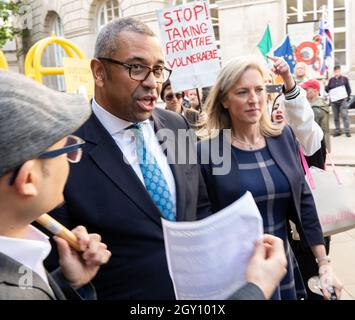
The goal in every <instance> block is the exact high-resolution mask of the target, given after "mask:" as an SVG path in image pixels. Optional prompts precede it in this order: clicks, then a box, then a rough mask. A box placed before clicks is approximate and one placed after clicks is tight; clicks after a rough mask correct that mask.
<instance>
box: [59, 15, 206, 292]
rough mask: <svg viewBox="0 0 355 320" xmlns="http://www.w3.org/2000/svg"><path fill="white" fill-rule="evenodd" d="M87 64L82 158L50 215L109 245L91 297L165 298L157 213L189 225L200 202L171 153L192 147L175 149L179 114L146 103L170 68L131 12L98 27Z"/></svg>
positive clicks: (195, 174)
mask: <svg viewBox="0 0 355 320" xmlns="http://www.w3.org/2000/svg"><path fill="white" fill-rule="evenodd" d="M91 69H92V73H93V76H94V81H95V96H94V98H93V100H92V110H93V114H92V116H91V117H90V119H89V120H88V121H87V122H86V123H85V124H84V125H83V126H82V127H81V128H80V129H79V130H78V131H77V132H76V134H77V135H78V136H80V137H81V138H83V139H84V140H85V141H86V144H85V145H84V147H83V150H84V154H83V159H82V161H81V162H80V164H79V165H77V166H75V167H73V168H72V170H71V173H70V176H69V180H68V184H67V185H66V188H65V192H64V195H65V200H66V204H65V206H63V207H61V208H59V209H57V210H55V211H54V212H52V214H53V215H54V216H55V217H56V218H57V219H58V220H60V221H62V222H64V223H65V224H66V225H68V226H72V225H76V224H77V223H79V222H80V223H81V224H84V225H86V226H87V227H88V229H89V230H90V231H92V232H98V233H100V234H102V235H103V239H104V241H105V242H106V243H107V245H108V246H109V247H110V248H111V250H112V258H111V260H110V262H109V263H108V264H107V265H106V266H105V267H104V268H102V269H101V271H100V272H99V273H98V275H97V276H96V278H95V279H94V281H93V282H94V284H95V287H96V290H97V292H98V297H99V299H174V298H175V295H174V289H173V284H172V281H171V278H170V276H169V271H168V266H167V262H166V257H165V248H164V239H163V232H162V226H161V217H163V218H165V219H169V220H172V221H193V220H196V219H200V218H203V217H206V216H207V215H209V214H210V204H209V200H208V197H207V192H206V188H205V185H204V182H203V179H202V177H201V173H200V169H199V166H198V165H197V164H196V161H191V158H190V162H188V161H187V162H186V160H185V161H182V162H181V161H180V162H179V161H178V160H181V158H180V159H177V156H181V155H185V154H186V153H187V155H188V156H189V155H190V156H192V155H193V152H192V151H194V150H195V146H194V144H193V143H192V142H191V141H190V139H189V138H188V137H185V136H184V137H183V139H184V141H186V140H188V142H190V143H189V144H188V147H187V150H186V148H184V150H181V149H179V147H180V148H181V144H179V142H181V139H180V140H179V141H178V139H179V135H178V134H177V132H178V130H181V129H183V130H185V131H186V130H188V129H189V126H188V123H187V121H186V119H185V118H184V117H183V116H182V115H180V114H177V113H174V112H170V111H166V110H163V109H157V108H155V104H156V100H157V98H158V96H159V93H160V90H161V86H162V83H163V82H164V81H165V80H167V79H168V78H169V75H170V72H171V71H170V70H168V69H166V68H165V66H164V57H163V52H162V49H161V46H160V44H159V41H158V39H157V38H156V37H155V36H154V34H153V32H152V31H151V30H150V29H149V28H148V27H147V26H146V25H145V24H143V23H142V22H140V21H138V20H136V19H132V18H123V19H120V20H116V21H113V22H111V23H109V24H107V25H106V26H105V27H103V29H101V31H100V34H99V35H98V39H97V42H96V47H95V58H94V59H93V60H92V62H91ZM167 129H168V130H167ZM159 137H161V138H164V139H165V140H164V142H163V143H162V141H161V140H160V139H159ZM180 138H181V137H180ZM162 147H167V150H166V152H164V151H163V148H162ZM187 159H189V158H188V157H187ZM177 163H182V164H177Z"/></svg>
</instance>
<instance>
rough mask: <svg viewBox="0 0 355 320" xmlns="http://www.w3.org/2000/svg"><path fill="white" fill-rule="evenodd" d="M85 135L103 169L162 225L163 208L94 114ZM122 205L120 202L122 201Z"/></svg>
mask: <svg viewBox="0 0 355 320" xmlns="http://www.w3.org/2000/svg"><path fill="white" fill-rule="evenodd" d="M83 139H84V140H86V141H87V142H91V143H93V144H95V146H94V147H93V148H92V149H91V150H90V151H89V155H90V157H91V158H92V160H93V161H94V162H95V163H96V164H97V166H98V167H99V168H100V169H101V171H102V172H103V173H104V174H105V175H106V176H107V177H108V178H109V179H110V180H111V181H112V182H113V183H114V184H115V185H116V186H117V187H118V188H119V189H120V190H121V191H122V192H123V193H124V194H125V195H126V196H127V197H128V198H129V199H130V200H132V202H134V203H135V205H136V206H137V207H139V208H140V210H141V211H142V212H144V213H145V214H146V215H147V216H148V217H149V218H150V219H152V220H153V221H154V222H155V223H157V224H159V225H161V222H160V212H159V210H158V208H157V207H156V206H155V204H154V202H153V200H152V199H151V197H150V195H149V194H148V192H147V190H146V188H145V187H144V185H143V184H142V182H141V181H140V179H139V178H138V177H137V175H136V173H135V172H134V170H133V169H132V167H131V166H130V165H129V164H127V163H128V162H127V163H126V162H125V160H124V159H125V158H124V155H123V153H122V151H121V150H120V148H119V147H118V146H117V144H116V143H115V141H114V140H113V138H112V137H111V135H110V134H109V133H108V132H107V130H106V129H105V128H104V127H103V126H102V124H101V123H100V122H99V120H98V119H97V118H96V116H95V115H94V114H92V115H91V118H90V119H89V120H88V121H87V123H86V126H85V130H84V133H83ZM118 206H119V204H118Z"/></svg>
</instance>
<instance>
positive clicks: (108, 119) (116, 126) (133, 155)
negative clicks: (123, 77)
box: [92, 98, 176, 212]
mask: <svg viewBox="0 0 355 320" xmlns="http://www.w3.org/2000/svg"><path fill="white" fill-rule="evenodd" d="M92 111H93V113H94V114H95V116H96V117H97V118H98V119H99V121H100V122H101V124H102V125H103V126H104V127H105V129H106V130H107V131H108V132H109V134H110V135H111V136H112V138H113V139H114V140H115V142H116V144H117V146H118V147H119V148H120V150H121V151H122V153H123V155H124V157H125V160H126V161H127V163H128V164H129V165H130V166H131V167H132V169H133V170H134V172H135V173H136V175H137V176H138V178H139V179H140V181H141V182H142V183H143V185H144V186H145V184H144V178H143V174H142V171H141V168H140V166H139V161H138V155H137V149H136V143H135V136H134V133H133V130H125V129H126V128H127V127H129V126H130V125H132V124H133V123H132V122H129V121H126V120H123V119H120V118H118V117H116V116H114V115H113V114H111V113H110V112H108V111H106V110H105V109H104V108H103V107H101V106H100V105H99V104H98V103H97V102H96V100H95V98H93V99H92ZM141 123H142V124H143V126H142V131H143V136H144V141H145V146H146V148H147V149H149V151H150V152H151V153H152V154H153V155H154V156H155V159H156V161H157V163H158V165H159V167H160V169H161V171H162V173H163V175H164V178H165V180H166V182H167V185H168V188H169V191H170V193H171V196H172V199H173V204H174V207H175V212H176V187H175V180H174V176H173V174H172V172H171V169H170V166H169V163H168V159H167V157H166V156H165V154H164V152H163V149H162V148H161V146H160V144H159V141H158V139H157V137H156V135H155V132H154V129H153V126H154V125H153V122H152V123H150V121H149V119H147V120H145V121H143V122H141Z"/></svg>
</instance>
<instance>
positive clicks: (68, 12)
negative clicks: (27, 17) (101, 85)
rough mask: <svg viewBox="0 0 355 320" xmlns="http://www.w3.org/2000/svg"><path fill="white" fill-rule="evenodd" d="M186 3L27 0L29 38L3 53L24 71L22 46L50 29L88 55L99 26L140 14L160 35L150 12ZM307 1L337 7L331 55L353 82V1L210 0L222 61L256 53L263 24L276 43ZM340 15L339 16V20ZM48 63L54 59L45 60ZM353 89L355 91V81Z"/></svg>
mask: <svg viewBox="0 0 355 320" xmlns="http://www.w3.org/2000/svg"><path fill="white" fill-rule="evenodd" d="M186 1H187V2H188V1H189V0H120V1H119V0H28V1H27V3H28V5H29V6H30V8H31V13H30V14H31V18H32V25H31V30H30V36H29V37H28V39H26V41H25V42H24V43H21V42H20V41H17V43H15V45H14V43H12V44H8V45H7V46H6V47H5V48H4V49H5V53H6V54H7V57H8V60H9V65H10V66H11V68H12V69H17V70H18V71H23V60H24V55H25V53H26V50H28V48H29V47H30V46H31V45H32V44H33V43H35V42H36V41H38V40H39V39H42V38H43V37H47V36H49V35H50V34H51V32H52V31H54V32H55V33H56V34H57V35H59V36H64V37H65V38H67V39H70V40H72V41H73V42H75V43H76V44H77V45H78V46H79V47H80V48H81V49H82V50H83V51H84V52H85V54H86V55H87V57H89V58H90V57H92V55H93V51H94V43H95V39H96V35H97V33H98V31H99V29H100V26H101V25H103V24H104V23H106V22H107V21H109V20H111V19H112V18H114V17H120V16H133V17H137V18H140V19H141V20H143V21H144V22H146V23H147V24H148V25H149V26H150V27H151V28H152V29H153V30H154V31H155V32H156V33H157V34H158V35H159V27H158V23H157V17H156V14H155V11H156V10H157V9H160V8H164V7H167V6H169V5H174V4H181V3H184V2H186ZM311 3H313V4H314V6H315V7H314V8H315V9H314V10H316V9H319V8H320V6H321V5H327V6H328V7H329V8H331V9H332V8H336V9H335V11H334V22H335V24H337V21H338V20H339V19H343V20H344V22H343V24H344V26H343V27H340V28H338V29H339V30H340V32H339V35H340V38H339V40H337V38H335V40H336V44H335V47H336V49H338V51H339V52H338V53H337V54H336V55H337V56H339V57H340V58H341V59H340V60H341V61H340V62H341V63H342V64H343V69H344V71H345V73H346V74H348V75H349V76H350V78H351V79H352V80H353V81H355V32H350V31H351V30H355V1H350V0H340V1H339V0H303V1H302V0H293V1H292V0H210V6H211V8H212V10H213V12H212V17H213V21H214V25H215V31H216V38H217V40H218V46H219V48H220V55H221V60H222V63H223V62H225V61H227V60H229V59H230V58H231V57H234V56H238V55H246V54H251V53H252V54H259V51H258V49H257V47H256V45H257V43H258V41H259V40H260V39H261V36H262V34H263V32H264V30H265V27H266V25H267V24H269V26H270V29H271V32H272V38H273V42H274V43H280V42H281V41H282V39H283V38H284V36H285V34H286V32H287V31H286V30H287V28H286V26H287V23H288V22H289V21H290V20H291V21H300V20H301V21H303V20H304V19H306V18H304V17H307V14H312V13H311V12H310V11H307V10H308V9H309V5H310V4H311ZM337 8H340V9H337ZM332 12H333V11H332ZM339 13H340V15H339ZM342 15H343V18H341V17H340V18H339V16H342ZM314 17H316V18H317V17H319V13H317V12H316V11H315V12H314ZM311 19H312V17H311ZM336 19H338V20H336ZM306 20H307V19H306ZM332 22H333V21H332ZM342 28H343V29H344V32H342ZM159 36H160V35H159ZM339 48H340V49H339ZM56 50H57V51H58V49H56ZM16 52H17V55H16V54H15V53H16ZM58 55H59V56H60V52H55V53H52V54H51V55H50V54H48V56H47V58H48V59H49V60H53V56H58ZM51 57H52V58H51ZM44 59H46V57H45V58H44ZM51 63H53V61H49V62H48V64H51ZM353 87H354V90H355V83H354V85H353Z"/></svg>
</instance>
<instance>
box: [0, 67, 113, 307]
mask: <svg viewBox="0 0 355 320" xmlns="http://www.w3.org/2000/svg"><path fill="white" fill-rule="evenodd" d="M0 114H1V116H0V221H1V224H0V300H4V299H11V300H14V299H16V300H18V299H20V300H24V299H31V300H55V299H60V300H63V299H66V298H70V299H79V298H80V297H81V296H82V295H83V293H84V295H85V298H94V297H95V290H94V289H93V288H92V286H91V284H89V285H88V286H86V284H87V283H88V282H89V281H90V280H91V279H92V278H93V277H94V276H95V275H96V273H97V271H98V269H99V266H100V265H101V264H103V263H106V262H107V260H108V259H109V257H110V255H111V253H110V252H109V251H108V250H106V248H107V247H106V245H105V244H103V243H101V241H100V239H101V238H100V236H99V235H97V234H96V235H94V234H88V233H87V231H86V229H85V228H84V227H82V226H80V227H77V228H75V229H74V230H73V233H74V234H75V236H76V237H77V240H78V242H77V245H78V246H79V248H80V250H81V251H82V252H80V253H78V252H76V251H74V250H71V249H70V248H69V245H68V243H67V242H66V241H65V240H63V239H61V238H59V237H55V241H56V243H57V246H58V252H59V258H60V261H59V264H60V269H58V270H56V271H55V272H54V273H53V274H52V275H50V274H48V273H47V272H46V270H45V269H44V266H43V260H44V259H45V258H46V256H47V255H48V254H49V252H50V250H51V246H50V243H49V241H48V237H46V236H45V235H44V234H43V233H42V232H40V231H39V230H38V229H37V228H35V227H34V226H32V225H30V223H31V222H33V221H34V220H36V219H37V218H38V217H39V216H41V215H42V214H43V213H44V212H47V211H49V210H52V209H53V208H55V207H56V206H58V205H59V204H60V203H62V202H63V189H64V184H65V182H66V179H67V176H68V173H69V165H68V161H71V162H78V161H79V160H80V156H81V153H80V148H81V145H82V143H83V141H82V140H81V139H80V138H78V137H75V136H72V135H69V134H70V133H72V132H73V131H74V130H76V129H77V128H78V127H79V126H80V125H82V124H83V123H84V121H85V120H87V119H88V117H89V115H90V109H89V108H88V105H87V102H86V101H85V99H83V98H82V97H79V96H77V95H68V94H64V93H59V92H56V91H53V90H50V89H48V88H45V87H44V86H42V85H39V84H38V83H36V82H34V81H33V80H31V79H29V78H27V77H24V76H21V75H19V74H16V73H12V72H0ZM68 135H69V136H68ZM84 285H85V287H84ZM83 288H84V290H83ZM77 289H81V291H80V294H79V291H77Z"/></svg>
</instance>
